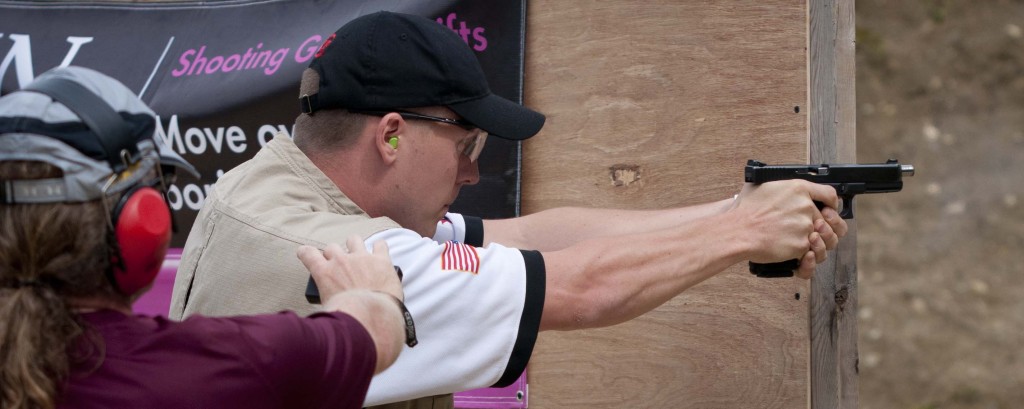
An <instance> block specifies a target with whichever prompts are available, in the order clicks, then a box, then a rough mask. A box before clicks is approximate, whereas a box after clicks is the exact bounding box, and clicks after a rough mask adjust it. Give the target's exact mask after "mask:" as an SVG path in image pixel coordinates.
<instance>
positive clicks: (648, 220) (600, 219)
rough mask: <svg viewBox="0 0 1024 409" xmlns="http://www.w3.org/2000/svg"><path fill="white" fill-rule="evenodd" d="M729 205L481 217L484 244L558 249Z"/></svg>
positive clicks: (676, 221) (694, 217) (729, 201)
mask: <svg viewBox="0 0 1024 409" xmlns="http://www.w3.org/2000/svg"><path fill="white" fill-rule="evenodd" d="M731 204H732V198H729V199H726V200H720V201H716V202H711V203H704V204H699V205H694V206H687V207H680V208H673V209H662V210H620V209H590V208H577V207H560V208H555V209H549V210H545V211H541V212H538V213H534V214H531V215H527V216H523V217H517V218H514V219H503V220H485V221H484V243H485V244H486V243H491V242H494V243H501V244H502V245H505V246H508V247H516V248H522V249H531V250H540V251H554V250H561V249H564V248H567V247H569V246H572V245H574V244H576V243H579V242H581V241H584V240H591V239H598V238H604V237H615V236H622V235H628V234H634V233H642V232H650V231H655V230H659V229H664V228H668V227H675V226H682V225H684V224H686V223H689V222H691V221H694V220H697V219H701V218H704V217H708V216H712V215H715V214H720V213H722V212H724V211H725V210H727V209H728V208H729V206H730V205H731Z"/></svg>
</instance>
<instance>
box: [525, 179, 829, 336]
mask: <svg viewBox="0 0 1024 409" xmlns="http://www.w3.org/2000/svg"><path fill="white" fill-rule="evenodd" d="M812 200H817V201H820V202H823V203H825V204H826V205H828V206H833V207H834V206H836V205H837V201H838V197H837V196H836V194H835V191H834V190H833V189H832V188H830V187H827V186H820V185H815V184H813V183H809V182H803V181H788V182H779V183H769V184H764V185H761V186H757V187H755V186H750V185H748V186H746V187H745V188H744V191H743V193H741V195H740V198H739V200H738V201H737V202H736V203H735V205H734V206H732V207H730V208H729V209H728V210H727V211H724V212H721V213H718V214H710V215H707V216H705V217H698V218H695V219H693V220H690V221H688V222H684V223H679V224H678V225H669V226H668V227H666V228H661V229H656V230H655V229H652V230H650V231H641V232H633V233H630V234H626V235H621V236H613V235H607V236H599V237H596V238H592V239H587V240H582V241H579V242H578V243H576V244H573V245H571V246H569V247H566V248H564V249H562V250H556V251H547V252H544V261H545V268H546V270H547V277H548V278H547V295H546V297H545V302H544V314H543V318H542V321H541V329H544V330H548V329H562V330H568V329H579V328H589V327H602V326H608V325H614V324H617V323H620V322H623V321H626V320H629V319H631V318H634V317H637V316H639V315H640V314H643V313H645V312H647V311H650V310H651V309H653V308H655V307H657V306H658V305H661V304H662V303H664V302H665V301H667V300H669V299H671V298H672V297H674V296H675V295H677V294H679V293H681V292H682V291H684V290H686V289H688V288H690V287H692V286H693V285H695V284H697V283H699V282H701V281H703V280H705V279H707V278H709V277H711V276H713V275H715V274H717V273H719V272H721V271H723V270H725V269H726V268H728V267H729V266H731V265H733V264H735V263H738V262H740V261H744V260H751V261H755V262H774V261H780V260H788V259H792V258H801V259H802V260H803V261H804V265H802V266H801V271H802V272H801V275H804V276H809V274H810V272H811V271H813V269H814V265H815V262H816V261H817V256H816V254H817V252H818V249H816V248H815V247H818V246H820V247H821V249H820V250H821V253H822V254H824V250H825V247H834V244H832V245H828V246H826V243H827V242H832V243H835V242H836V241H834V240H823V239H822V237H821V236H822V234H821V233H820V232H819V230H827V231H828V233H830V234H832V235H842V234H845V231H846V224H845V222H843V221H842V220H841V219H839V218H838V217H836V219H837V220H836V221H834V223H835V224H834V225H833V224H831V223H833V222H831V221H830V222H829V223H824V222H819V221H818V220H821V219H822V218H823V216H822V213H821V212H819V211H818V210H817V208H816V207H815V205H814V203H813V201H812ZM823 225H825V226H828V228H824V229H822V228H821V227H822V226H823ZM568 234H571V232H569V233H568Z"/></svg>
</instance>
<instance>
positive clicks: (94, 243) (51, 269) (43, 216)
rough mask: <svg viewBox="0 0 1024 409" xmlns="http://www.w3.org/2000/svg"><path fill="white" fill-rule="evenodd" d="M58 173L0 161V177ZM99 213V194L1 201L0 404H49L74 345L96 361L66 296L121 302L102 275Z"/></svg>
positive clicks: (102, 218) (105, 255)
mask: <svg viewBox="0 0 1024 409" xmlns="http://www.w3.org/2000/svg"><path fill="white" fill-rule="evenodd" d="M61 175H62V173H61V170H60V169H59V168H56V167H54V166H51V165H49V164H47V163H43V162H33V161H8V162H0V181H3V180H14V179H43V178H54V177H60V176H61ZM104 212H105V210H104V207H103V204H102V203H100V202H99V201H93V202H86V203H42V204H2V203H0V283H5V284H4V285H0V407H3V408H52V407H55V406H56V405H57V403H58V402H59V399H60V398H59V397H60V393H61V390H62V385H63V383H64V381H65V380H66V379H67V377H68V376H69V368H70V367H71V365H72V362H73V360H77V359H84V358H83V357H81V356H79V355H80V353H81V351H83V350H89V351H93V352H96V351H99V356H100V358H99V360H97V361H96V362H97V364H98V362H99V361H101V360H102V345H101V344H96V345H93V346H96V347H98V348H92V347H88V346H87V347H84V348H83V345H82V343H88V344H95V342H93V341H98V340H95V339H94V337H92V336H89V335H90V331H89V330H88V328H87V327H86V326H85V325H84V324H83V323H82V321H81V320H80V319H79V318H78V315H77V314H76V313H75V312H73V311H72V310H71V309H70V308H69V305H68V299H73V298H95V297H100V298H104V299H114V300H119V301H124V302H127V299H126V297H125V296H124V295H121V294H119V293H118V292H117V291H116V290H115V289H114V288H113V286H112V285H111V283H110V282H109V280H108V279H107V278H106V276H105V271H106V269H108V268H109V266H110V256H109V252H108V249H107V236H106V235H107V234H108V230H109V229H108V228H107V222H106V217H107V216H106V215H105V214H104ZM72 352H74V358H72V355H71V354H72ZM85 355H89V356H91V357H92V358H90V359H94V358H95V357H96V354H92V353H86V354H85Z"/></svg>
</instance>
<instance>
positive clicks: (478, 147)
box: [462, 128, 487, 162]
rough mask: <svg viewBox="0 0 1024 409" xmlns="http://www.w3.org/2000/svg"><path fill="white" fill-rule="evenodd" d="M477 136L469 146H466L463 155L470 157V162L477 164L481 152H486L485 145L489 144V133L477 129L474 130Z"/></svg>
mask: <svg viewBox="0 0 1024 409" xmlns="http://www.w3.org/2000/svg"><path fill="white" fill-rule="evenodd" d="M473 132H474V133H475V134H476V136H475V137H474V138H473V140H472V141H470V142H469V145H466V149H465V150H463V151H462V154H463V155H466V156H467V157H469V161H470V162H476V160H477V158H479V157H480V152H481V151H483V150H484V143H486V142H487V131H485V130H483V129H480V128H476V129H474V130H473Z"/></svg>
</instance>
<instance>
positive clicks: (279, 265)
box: [170, 12, 846, 408]
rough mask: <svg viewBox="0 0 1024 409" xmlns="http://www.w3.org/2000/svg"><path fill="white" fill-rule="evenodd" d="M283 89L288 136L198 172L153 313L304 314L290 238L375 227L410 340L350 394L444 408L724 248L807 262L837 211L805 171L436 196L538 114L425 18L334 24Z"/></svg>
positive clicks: (835, 229)
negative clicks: (493, 213) (198, 203)
mask: <svg viewBox="0 0 1024 409" xmlns="http://www.w3.org/2000/svg"><path fill="white" fill-rule="evenodd" d="M298 103H299V106H300V109H301V111H302V113H301V114H300V115H299V117H298V118H297V119H296V122H295V128H294V136H293V137H294V139H291V138H288V137H287V136H286V135H283V134H279V135H277V136H276V137H275V138H274V139H273V140H272V141H271V142H270V143H268V144H267V145H266V146H265V147H264V148H263V149H262V150H261V151H260V152H259V153H257V154H256V156H255V157H254V158H253V159H251V160H250V161H248V162H246V163H244V164H242V165H240V166H239V167H237V168H235V169H233V170H231V171H229V172H228V173H226V174H225V175H224V176H223V177H222V178H221V179H220V180H219V181H218V182H217V184H216V185H215V186H214V188H213V189H211V190H210V192H209V194H208V196H207V198H206V202H205V204H204V206H203V209H202V211H200V214H199V217H198V218H197V220H196V224H195V225H194V226H193V229H192V231H191V233H190V235H189V238H188V240H187V242H186V245H185V248H184V250H183V254H182V261H181V268H180V269H179V271H178V275H177V277H176V281H175V288H174V295H173V297H172V305H171V312H170V315H171V317H172V318H182V317H184V316H188V315H191V314H196V313H202V314H212V315H230V314H238V313H257V312H263V311H277V310H280V309H290V310H295V311H297V312H299V313H302V314H308V313H312V312H315V311H317V310H318V308H319V307H317V306H316V305H312V304H310V303H309V302H307V297H308V299H309V300H315V297H312V296H310V294H314V295H315V292H309V291H307V283H308V273H306V271H305V270H304V269H303V268H302V266H301V265H300V264H298V263H297V262H295V260H294V259H293V258H289V257H285V255H286V254H288V252H289V251H290V250H289V249H291V248H293V246H294V245H295V244H296V243H299V244H314V245H315V244H318V243H328V242H332V241H337V237H339V236H341V237H344V236H348V235H352V234H358V235H360V236H361V237H366V241H365V244H366V246H371V245H373V244H374V243H376V242H378V241H385V242H387V244H388V247H389V248H390V250H391V256H392V259H393V262H394V263H395V265H397V266H399V267H401V269H402V270H403V271H404V276H405V279H404V281H403V282H402V287H403V290H404V291H405V294H406V300H405V301H406V305H407V306H408V309H409V310H410V311H411V312H412V315H413V316H415V317H416V335H417V338H418V339H419V344H417V345H416V347H415V348H414V349H406V350H405V351H404V352H403V353H402V354H401V355H400V356H399V358H398V360H397V361H396V363H395V364H394V365H393V366H392V367H391V368H389V369H387V370H385V371H384V372H382V373H380V374H378V375H377V376H375V377H374V380H373V382H372V383H371V385H370V391H369V392H368V394H367V400H366V402H365V403H366V404H367V405H381V404H389V405H388V407H392V408H422V407H433V408H444V407H452V398H451V395H450V393H452V392H456V391H462V390H467V389H472V388H480V387H486V386H505V385H509V384H511V383H512V382H513V381H515V380H516V379H517V378H518V377H519V375H520V374H521V373H522V371H523V370H524V368H525V366H526V364H527V362H528V361H529V358H530V355H531V354H532V351H533V346H534V342H535V341H536V339H537V334H538V332H539V331H540V330H550V329H558V330H571V329H582V328H592V327H601V326H608V325H613V324H616V323H620V322H623V321H627V320H629V319H632V318H635V317H637V316H639V315H641V314H643V313H645V312H647V311H650V310H651V309H653V308H655V307H657V306H658V305H661V304H662V303H664V302H665V301H667V300H669V299H671V298H672V297H674V296H675V295H677V294H679V293H680V292H682V291H683V290H685V289H687V288H689V287H691V286H693V285H695V284H697V283H699V282H700V281H702V280H704V279H707V278H709V277H711V276H713V275H715V274H717V273H719V272H721V271H723V270H725V269H726V268H727V267H729V266H731V265H733V264H736V263H739V262H741V261H746V260H753V261H757V262H774V261H783V260H789V259H792V258H801V259H802V264H801V266H800V269H799V270H798V271H797V273H798V275H800V276H802V277H805V278H806V277H809V276H810V274H811V273H812V272H813V271H814V266H815V263H817V262H820V261H822V260H824V257H825V251H826V248H832V247H834V246H835V245H836V243H837V242H838V236H839V235H842V234H843V232H845V229H846V224H845V222H843V221H842V219H840V218H839V217H838V214H836V213H835V211H834V210H833V209H832V208H828V207H826V208H825V210H823V212H825V215H826V216H824V217H823V215H822V213H821V212H819V211H818V210H817V209H816V207H815V205H814V203H813V200H817V201H820V202H822V203H825V204H826V205H827V206H832V207H835V206H836V204H837V197H836V195H835V191H834V190H833V189H831V188H829V187H822V186H818V185H815V184H813V183H809V182H805V181H789V182H785V183H776V184H772V183H767V184H763V185H760V186H759V187H753V186H748V187H746V188H745V189H744V191H743V192H741V193H740V195H738V197H737V198H735V199H734V198H729V199H725V200H721V201H718V202H714V203H709V204H705V205H700V206H693V207H687V208H680V209H669V210H660V211H644V212H638V211H622V210H601V209H551V210H546V211H542V212H539V213H535V214H532V215H529V216H525V217H521V218H515V219H508V220H487V221H484V220H481V219H479V218H476V217H471V216H464V215H461V214H457V213H451V212H449V206H450V205H451V204H452V202H453V201H454V200H455V198H456V197H457V195H458V193H459V190H460V189H461V187H462V186H464V185H470V184H474V183H476V182H477V181H478V180H479V177H480V175H479V172H478V169H477V159H478V155H479V153H480V150H481V149H482V148H483V145H484V143H485V142H486V139H487V137H488V135H494V136H496V137H500V138H506V139H512V140H523V139H527V138H529V137H531V136H533V135H535V134H536V133H537V132H539V130H540V128H541V127H542V126H543V124H544V116H543V115H541V114H539V113H537V112H534V111H532V110H530V109H528V108H525V107H522V106H519V105H517V104H514V103H512V102H510V101H507V100H505V99H502V98H501V97H498V96H496V95H493V94H492V93H491V92H490V90H489V87H488V85H487V82H486V80H485V78H484V75H483V72H482V70H481V69H480V66H479V63H478V62H477V61H476V58H475V55H474V54H473V51H472V50H471V49H470V48H469V47H468V46H467V45H466V44H465V43H464V42H463V41H462V39H461V38H460V37H458V36H457V35H456V34H454V33H453V32H451V31H450V30H449V29H448V28H446V27H443V26H441V25H439V24H437V23H435V22H434V21H432V20H429V19H426V18H423V17H417V16H410V15H404V14H397V13H390V12H380V13H375V14H370V15H367V16H363V17H359V18H357V19H355V20H353V21H352V22H350V23H348V24H346V25H345V26H343V27H342V28H340V29H339V30H338V31H337V32H336V33H334V35H332V36H330V37H328V38H327V39H326V40H325V41H324V44H323V45H322V46H321V49H320V50H319V51H318V52H317V54H316V57H315V59H314V60H313V62H312V63H311V65H310V68H309V69H307V70H306V71H305V72H304V73H303V77H302V84H301V86H300V92H299V101H298ZM826 220H827V222H826ZM521 249H530V250H521ZM314 290H315V288H314ZM410 399H412V400H410ZM400 401H401V402H400Z"/></svg>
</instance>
